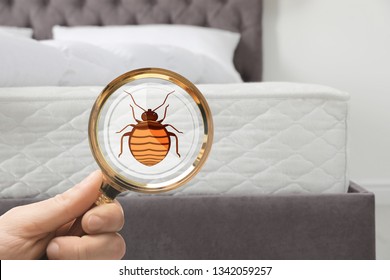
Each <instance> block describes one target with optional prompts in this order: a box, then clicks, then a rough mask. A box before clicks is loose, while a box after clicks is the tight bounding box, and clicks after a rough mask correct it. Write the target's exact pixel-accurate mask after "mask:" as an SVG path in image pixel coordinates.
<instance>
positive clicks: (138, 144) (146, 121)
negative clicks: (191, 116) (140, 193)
mask: <svg viewBox="0 0 390 280" xmlns="http://www.w3.org/2000/svg"><path fill="white" fill-rule="evenodd" d="M125 92H126V93H127V94H128V95H130V97H131V99H132V100H133V102H134V104H135V106H137V107H138V108H140V109H141V110H143V111H144V112H143V113H142V115H141V119H142V121H141V120H137V118H136V117H135V113H134V107H133V106H131V105H130V107H131V110H132V113H133V118H134V120H135V121H136V122H137V124H128V125H126V126H125V127H124V128H122V129H121V130H120V131H118V132H117V133H121V132H122V131H123V130H125V129H126V128H127V127H129V126H132V127H133V129H132V130H131V131H130V132H126V133H124V134H123V135H122V137H121V145H120V147H121V149H120V153H119V155H118V158H119V157H120V156H121V155H122V152H123V138H125V137H127V136H128V137H129V149H130V152H131V154H132V155H133V157H134V158H135V159H136V160H137V161H138V162H140V163H142V164H144V165H146V166H153V165H156V164H157V163H159V162H161V161H162V160H163V159H164V158H165V157H166V156H167V154H168V152H169V149H170V147H171V138H170V137H171V136H173V137H175V138H176V153H177V155H178V156H179V157H180V154H179V139H178V138H177V136H176V134H174V133H173V132H169V131H167V129H166V127H168V126H170V127H172V128H173V129H174V130H176V131H177V132H178V133H183V132H181V131H179V130H177V129H176V128H175V127H174V126H172V125H170V124H162V122H163V121H164V119H165V117H166V116H167V109H168V107H169V104H168V105H167V106H166V107H165V111H164V117H163V118H162V119H161V120H157V119H158V115H157V113H156V112H155V111H156V110H157V109H159V108H160V107H162V106H163V105H164V104H165V102H166V101H167V99H168V96H169V95H170V94H172V93H173V92H174V91H172V92H170V93H168V94H167V96H166V97H165V99H164V102H163V103H162V104H161V105H160V106H158V107H157V108H156V109H154V110H151V109H148V110H145V109H144V108H142V107H141V106H139V105H138V104H137V103H136V102H135V100H134V98H133V96H132V95H131V93H129V92H127V91H125Z"/></svg>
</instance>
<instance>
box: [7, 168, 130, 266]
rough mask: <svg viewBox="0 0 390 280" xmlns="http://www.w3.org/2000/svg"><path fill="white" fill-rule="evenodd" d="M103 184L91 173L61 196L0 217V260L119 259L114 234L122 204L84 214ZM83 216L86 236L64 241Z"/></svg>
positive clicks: (120, 246)
mask: <svg viewBox="0 0 390 280" xmlns="http://www.w3.org/2000/svg"><path fill="white" fill-rule="evenodd" d="M102 179H103V176H102V173H101V171H95V172H93V173H92V174H90V175H89V176H88V177H87V178H85V179H84V180H83V181H82V182H81V183H79V184H77V185H76V186H74V187H73V188H71V189H69V190H68V191H66V192H64V193H62V194H59V195H57V196H55V197H53V198H50V199H48V200H44V201H41V202H37V203H33V204H29V205H24V206H19V207H15V208H13V209H11V210H9V211H8V212H7V213H5V214H4V215H2V216H1V217H0V259H38V258H41V257H42V256H43V255H44V254H45V253H47V256H48V258H49V259H121V258H122V257H123V256H124V254H125V250H126V245H125V241H124V240H123V238H122V237H121V236H120V235H119V234H118V233H117V232H118V231H119V230H120V229H121V228H122V226H123V223H124V217H123V210H122V207H121V206H120V204H119V203H118V202H117V201H115V202H114V203H108V204H102V205H99V206H96V207H94V208H92V209H90V210H88V209H89V208H90V207H91V205H92V204H93V203H94V202H95V201H96V199H97V198H98V196H99V188H100V185H101V183H102ZM87 210H88V211H87ZM86 211H87V212H86ZM85 212H86V213H85ZM84 213H85V214H84ZM81 215H83V218H82V221H81V225H82V228H83V230H84V232H85V233H86V235H84V236H82V237H78V236H65V234H66V233H67V231H68V229H69V227H70V226H71V224H72V223H73V221H74V220H75V218H77V217H79V216H81Z"/></svg>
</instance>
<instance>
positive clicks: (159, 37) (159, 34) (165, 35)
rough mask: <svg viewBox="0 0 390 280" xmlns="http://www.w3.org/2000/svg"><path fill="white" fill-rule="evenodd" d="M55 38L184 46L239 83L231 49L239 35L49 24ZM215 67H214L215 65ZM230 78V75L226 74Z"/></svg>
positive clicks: (166, 27) (189, 28)
mask: <svg viewBox="0 0 390 280" xmlns="http://www.w3.org/2000/svg"><path fill="white" fill-rule="evenodd" d="M53 38H54V39H55V40H71V41H80V42H87V43H90V44H94V45H99V46H102V47H104V46H105V45H107V44H112V43H123V42H128V43H133V44H148V45H153V46H161V45H167V46H173V47H180V48H183V49H187V50H189V51H191V52H192V53H194V54H201V55H203V56H206V57H210V58H211V60H214V61H216V62H217V63H218V65H219V67H224V68H226V70H225V71H226V72H230V73H234V76H235V77H234V78H233V80H231V81H230V82H232V83H233V82H242V79H241V77H240V75H239V73H238V72H237V70H236V69H235V68H234V64H233V57H234V51H235V49H236V47H237V45H238V42H239V40H240V34H238V33H234V32H230V31H225V30H220V29H213V28H206V27H199V26H190V25H164V24H162V25H131V26H103V27H101V26H81V27H63V26H54V27H53ZM217 68H218V67H217ZM229 78H230V77H229Z"/></svg>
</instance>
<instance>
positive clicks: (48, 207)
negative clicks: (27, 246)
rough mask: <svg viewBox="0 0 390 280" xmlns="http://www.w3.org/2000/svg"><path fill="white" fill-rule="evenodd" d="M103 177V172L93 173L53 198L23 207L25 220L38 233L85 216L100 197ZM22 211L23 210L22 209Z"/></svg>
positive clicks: (49, 230) (52, 229)
mask: <svg viewBox="0 0 390 280" xmlns="http://www.w3.org/2000/svg"><path fill="white" fill-rule="evenodd" d="M102 180H103V176H102V173H101V171H100V170H99V171H95V172H93V173H91V174H90V175H89V176H88V177H87V178H85V179H84V180H83V181H82V182H80V183H79V184H77V185H75V186H74V187H73V188H71V189H69V190H67V191H66V192H64V193H62V194H59V195H56V196H55V197H53V198H50V199H47V200H44V201H41V202H37V203H33V204H30V205H26V206H22V207H21V208H23V212H22V213H23V220H24V221H28V222H29V223H30V225H31V224H33V225H34V229H35V230H37V231H39V232H37V233H46V232H51V231H55V230H57V229H58V228H59V227H61V226H62V225H64V224H67V223H69V222H70V221H72V220H73V219H75V218H77V217H79V216H81V215H82V214H84V213H85V212H86V211H87V210H88V209H89V208H90V207H91V205H92V204H93V203H94V202H95V201H96V199H97V198H98V196H99V189H100V186H101V184H102ZM20 210H21V209H20Z"/></svg>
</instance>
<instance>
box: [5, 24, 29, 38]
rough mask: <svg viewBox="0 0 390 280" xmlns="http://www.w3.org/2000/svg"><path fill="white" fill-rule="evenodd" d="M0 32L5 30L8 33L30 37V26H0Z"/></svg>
mask: <svg viewBox="0 0 390 280" xmlns="http://www.w3.org/2000/svg"><path fill="white" fill-rule="evenodd" d="M0 32H5V33H7V34H10V35H14V36H17V37H24V38H32V34H33V30H32V28H26V27H13V26H0Z"/></svg>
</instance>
